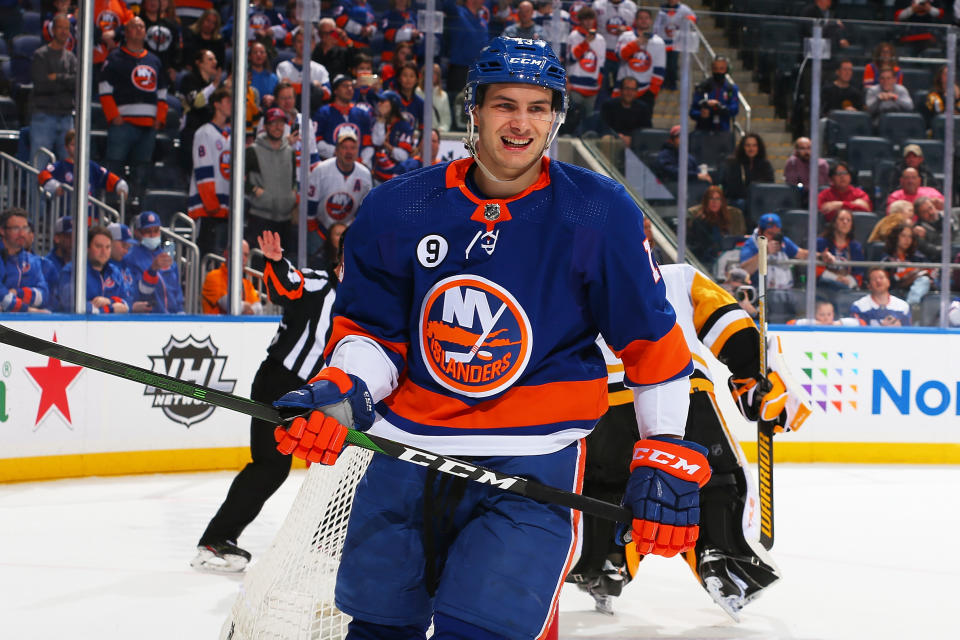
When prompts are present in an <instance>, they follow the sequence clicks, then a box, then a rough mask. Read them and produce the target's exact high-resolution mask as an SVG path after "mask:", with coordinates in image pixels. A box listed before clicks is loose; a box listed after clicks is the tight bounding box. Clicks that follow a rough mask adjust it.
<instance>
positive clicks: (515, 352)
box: [420, 275, 533, 398]
mask: <svg viewBox="0 0 960 640" xmlns="http://www.w3.org/2000/svg"><path fill="white" fill-rule="evenodd" d="M532 347H533V334H532V332H531V330H530V320H529V319H528V318H527V314H526V312H524V310H523V308H522V307H521V306H520V305H519V303H517V301H516V299H515V298H514V297H513V296H512V295H511V294H510V292H508V291H507V290H506V289H504V288H503V287H501V286H500V285H498V284H496V283H494V282H491V281H490V280H487V279H486V278H481V277H479V276H472V275H457V276H451V277H449V278H445V279H444V280H441V281H440V282H438V283H437V284H435V285H434V286H433V288H431V289H430V291H428V292H427V295H426V296H424V299H423V305H422V307H421V309H420V350H421V352H422V353H423V359H424V364H426V367H427V371H429V372H430V375H431V376H432V377H433V379H434V380H435V381H436V382H437V384H439V385H440V386H442V387H444V388H445V389H449V390H451V391H455V392H456V393H459V394H461V395H465V396H469V397H471V398H486V397H489V396H492V395H496V394H498V393H500V392H502V391H505V390H506V389H507V388H509V387H510V385H512V384H513V383H514V382H516V380H517V378H518V377H520V375H521V374H522V373H523V371H524V369H526V367H527V363H528V362H529V360H530V352H531V350H532Z"/></svg>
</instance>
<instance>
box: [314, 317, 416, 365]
mask: <svg viewBox="0 0 960 640" xmlns="http://www.w3.org/2000/svg"><path fill="white" fill-rule="evenodd" d="M350 335H354V336H364V337H366V338H370V339H371V340H373V341H374V342H376V343H377V344H379V345H381V346H382V347H384V348H386V349H389V350H390V351H393V352H394V353H397V354H399V355H400V357H401V358H403V361H404V362H406V361H407V350H408V349H409V348H410V344H409V343H407V342H390V341H388V340H383V339H381V338H378V337H377V336H375V335H373V334H372V333H370V332H369V331H367V330H366V329H364V328H363V327H361V326H360V325H358V324H357V323H356V322H354V321H353V320H348V319H347V318H344V317H343V316H336V317H335V318H334V319H333V325H332V326H331V327H330V340H328V341H327V346H326V348H324V350H323V357H324V359H327V358H329V357H330V354H331V353H333V348H334V347H336V346H337V343H338V342H340V341H341V340H343V339H344V338H346V337H347V336H350Z"/></svg>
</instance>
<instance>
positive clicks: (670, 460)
mask: <svg viewBox="0 0 960 640" xmlns="http://www.w3.org/2000/svg"><path fill="white" fill-rule="evenodd" d="M638 444H639V443H638ZM664 445H665V446H664V448H663V449H659V448H658V449H653V448H650V447H641V446H637V447H635V448H634V450H633V463H632V464H631V465H630V470H631V471H633V470H634V469H636V468H637V467H638V466H640V465H644V466H648V467H652V466H654V465H660V466H663V467H666V468H667V469H672V470H673V472H672V475H675V476H678V477H682V476H683V475H684V474H686V475H687V476H688V479H689V480H690V481H691V482H696V483H697V484H698V485H699V486H701V487H702V486H703V485H704V484H706V482H707V480H709V479H710V467H709V465H704V464H695V463H691V462H688V461H687V459H686V458H684V457H682V456H681V455H678V454H677V453H676V452H675V453H670V451H669V450H668V449H667V447H670V448H671V449H673V450H674V451H676V450H677V449H680V450H681V451H682V452H683V453H684V454H685V455H690V454H691V453H694V454H696V455H697V456H698V457H700V458H702V456H700V455H699V454H697V452H691V451H690V449H687V448H686V447H678V446H676V445H670V444H669V443H664ZM644 461H646V464H644Z"/></svg>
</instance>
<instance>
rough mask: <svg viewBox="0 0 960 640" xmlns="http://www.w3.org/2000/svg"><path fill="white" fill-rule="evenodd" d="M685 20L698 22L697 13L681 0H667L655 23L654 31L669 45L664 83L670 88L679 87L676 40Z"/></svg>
mask: <svg viewBox="0 0 960 640" xmlns="http://www.w3.org/2000/svg"><path fill="white" fill-rule="evenodd" d="M684 20H689V21H690V22H696V21H697V14H695V13H694V12H693V9H691V8H690V7H688V6H687V5H685V4H684V3H682V2H680V1H679V0H666V2H664V3H663V6H661V7H660V11H658V12H657V19H656V20H655V21H654V23H653V32H654V33H655V34H657V35H658V36H660V37H661V38H663V42H664V44H665V45H666V47H667V76H666V79H665V80H664V84H665V85H666V87H667V89H670V90H673V89H676V88H677V53H676V50H675V49H676V47H675V43H674V41H675V40H676V39H677V38H679V37H680V32H681V29H682V28H683V21H684Z"/></svg>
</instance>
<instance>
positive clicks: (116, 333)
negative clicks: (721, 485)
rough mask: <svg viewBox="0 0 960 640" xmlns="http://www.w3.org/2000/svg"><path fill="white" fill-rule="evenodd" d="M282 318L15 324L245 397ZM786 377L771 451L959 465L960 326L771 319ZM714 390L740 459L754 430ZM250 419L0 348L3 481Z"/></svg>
mask: <svg viewBox="0 0 960 640" xmlns="http://www.w3.org/2000/svg"><path fill="white" fill-rule="evenodd" d="M278 321H279V318H277V317H272V318H255V319H250V318H249V317H245V318H243V319H218V320H207V319H198V318H193V317H191V318H183V319H170V318H164V319H157V320H152V319H141V318H137V319H125V318H124V319H108V320H90V321H88V320H86V319H84V318H67V319H64V318H57V319H43V320H33V319H31V320H30V321H23V320H13V321H10V322H8V323H7V324H8V326H10V327H11V328H13V329H16V330H18V331H23V332H25V333H28V334H31V335H34V336H36V337H38V338H42V339H44V340H49V341H54V342H58V343H61V344H64V345H67V346H70V347H74V348H76V349H79V350H81V351H86V352H88V353H91V354H95V355H99V356H102V357H105V358H109V359H113V360H116V361H118V362H122V363H126V364H131V365H135V366H138V367H142V368H145V369H149V370H152V371H156V372H158V373H163V374H167V375H171V376H174V377H177V378H180V379H182V380H186V381H189V382H192V383H196V384H200V385H204V386H208V387H211V388H214V389H217V390H219V391H224V392H227V393H232V394H235V395H240V396H244V397H249V394H250V385H251V383H252V381H253V376H254V374H255V373H256V371H257V368H258V367H259V366H260V363H261V362H262V361H263V358H264V357H265V355H266V347H267V346H268V345H269V343H270V340H271V338H272V337H273V335H274V333H275V331H276V327H277V323H278ZM771 336H772V337H773V338H774V339H776V338H778V337H779V338H780V340H781V344H782V347H783V351H784V356H785V359H786V361H787V363H788V365H789V367H790V369H791V371H792V374H793V376H794V378H795V379H796V380H797V381H798V382H799V383H800V384H801V385H802V386H803V388H804V390H805V391H806V392H807V393H808V394H809V395H810V397H811V398H812V400H813V404H814V409H813V414H812V415H811V416H810V417H809V418H808V419H807V421H806V423H805V424H804V425H803V428H802V429H800V430H799V431H797V432H794V433H789V434H781V435H778V436H777V437H776V439H775V445H776V446H775V455H776V458H777V459H778V460H781V461H837V462H938V463H948V462H960V420H958V417H960V368H958V367H957V366H956V364H954V363H956V362H958V361H960V333H957V332H955V331H938V330H930V329H927V330H907V329H880V330H871V329H856V330H849V329H844V328H837V329H833V330H811V329H808V328H799V327H777V328H776V330H774V331H772V332H771ZM712 368H713V369H714V377H715V380H716V382H717V383H718V384H717V389H718V391H717V400H718V402H719V403H720V407H721V409H722V411H723V413H724V416H725V418H726V419H727V423H728V426H729V427H730V428H731V430H732V431H733V433H734V434H735V435H736V436H737V437H738V438H739V439H740V440H741V442H743V443H744V448H745V450H746V451H747V454H748V456H752V454H753V450H754V448H753V447H752V446H751V442H755V440H756V428H755V425H753V424H751V423H748V422H746V421H745V420H743V418H742V417H741V416H740V415H739V413H738V412H737V411H736V409H735V408H734V406H733V402H732V400H731V399H730V397H729V394H728V393H725V392H724V391H723V389H725V387H726V384H725V381H726V378H727V376H728V375H729V372H727V371H726V369H725V367H723V366H722V365H720V364H719V363H718V362H714V363H713V367H712ZM249 424H250V419H249V418H248V417H246V416H244V415H240V414H237V413H235V412H232V411H229V410H226V409H221V408H215V407H212V406H210V405H208V404H205V403H203V402H200V401H197V400H195V399H191V398H186V397H182V396H178V395H176V394H173V393H169V392H166V391H163V390H159V389H156V388H154V387H150V386H145V385H143V384H140V383H136V382H131V381H128V380H123V379H120V378H116V377H113V376H110V375H107V374H104V373H100V372H98V371H92V370H89V369H84V368H82V367H78V366H76V365H72V364H70V363H67V362H61V361H59V360H56V359H53V358H49V357H46V356H41V355H39V354H35V353H31V352H28V351H23V350H21V349H17V348H14V347H10V346H7V345H0V443H2V446H0V481H11V480H26V479H39V478H50V477H66V476H76V475H95V474H117V473H138V472H140V473H145V472H154V471H177V470H196V469H217V468H236V467H238V466H241V465H243V464H244V463H245V461H246V460H247V459H248V458H249V449H248V447H249V438H250V435H249Z"/></svg>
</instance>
